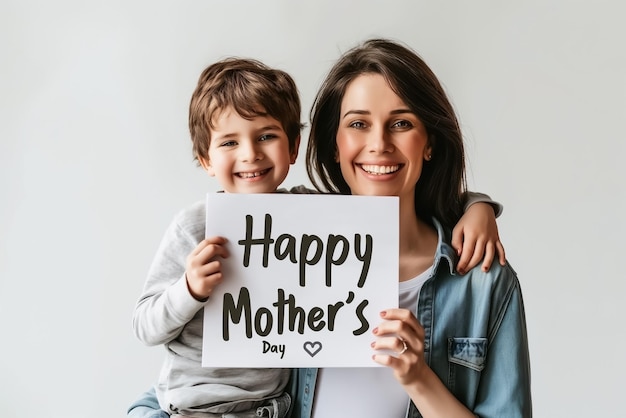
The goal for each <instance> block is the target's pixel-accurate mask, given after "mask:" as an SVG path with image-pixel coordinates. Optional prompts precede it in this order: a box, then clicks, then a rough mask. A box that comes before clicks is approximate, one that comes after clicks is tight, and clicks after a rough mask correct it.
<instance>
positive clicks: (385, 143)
mask: <svg viewBox="0 0 626 418" xmlns="http://www.w3.org/2000/svg"><path fill="white" fill-rule="evenodd" d="M367 145H368V148H369V149H368V151H369V152H373V153H385V152H391V151H393V144H392V143H391V138H390V136H389V134H388V133H387V132H386V131H385V130H384V129H382V128H379V129H372V130H371V131H370V133H369V135H368V141H367Z"/></svg>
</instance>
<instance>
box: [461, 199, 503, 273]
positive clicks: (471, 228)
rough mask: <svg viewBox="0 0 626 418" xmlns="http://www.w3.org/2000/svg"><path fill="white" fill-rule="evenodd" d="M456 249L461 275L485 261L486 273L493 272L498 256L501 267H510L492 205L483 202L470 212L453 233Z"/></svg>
mask: <svg viewBox="0 0 626 418" xmlns="http://www.w3.org/2000/svg"><path fill="white" fill-rule="evenodd" d="M452 247H453V248H454V249H455V250H456V252H457V255H459V256H460V258H459V262H458V263H457V266H456V269H457V271H458V272H459V273H461V274H465V273H466V272H467V271H468V270H470V269H471V268H473V267H474V266H476V265H477V264H478V263H479V262H480V260H481V259H482V260H483V265H482V270H483V271H489V268H490V267H491V263H492V262H493V259H494V258H495V255H496V252H497V253H498V255H499V261H500V264H502V265H504V264H505V263H506V255H505V253H504V247H503V246H502V242H500V237H499V235H498V225H497V224H496V215H495V212H494V211H493V208H492V207H491V205H490V204H488V203H482V202H479V203H474V204H473V205H472V206H470V207H469V208H467V211H466V212H465V213H464V214H463V216H462V217H461V219H460V220H459V223H457V224H456V226H455V227H454V230H453V231H452ZM483 256H484V258H483Z"/></svg>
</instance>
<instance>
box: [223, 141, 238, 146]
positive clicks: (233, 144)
mask: <svg viewBox="0 0 626 418" xmlns="http://www.w3.org/2000/svg"><path fill="white" fill-rule="evenodd" d="M235 145H237V142H235V141H225V142H222V143H221V144H220V147H234V146H235Z"/></svg>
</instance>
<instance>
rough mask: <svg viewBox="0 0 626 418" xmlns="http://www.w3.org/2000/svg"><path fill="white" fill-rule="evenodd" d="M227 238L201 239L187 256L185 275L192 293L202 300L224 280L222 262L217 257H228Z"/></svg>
mask: <svg viewBox="0 0 626 418" xmlns="http://www.w3.org/2000/svg"><path fill="white" fill-rule="evenodd" d="M224 244H226V239H225V238H222V237H211V238H207V239H205V240H202V241H200V243H199V244H198V245H197V246H196V248H194V250H193V251H192V252H191V254H189V255H188V256H187V263H186V266H185V276H186V277H187V287H188V288H189V292H190V293H191V295H192V296H193V297H194V298H195V299H197V300H200V301H203V300H206V298H208V297H209V295H211V293H212V292H213V289H214V288H215V286H217V285H218V284H219V283H221V282H222V279H223V275H222V263H221V262H220V261H219V260H216V259H215V258H216V257H218V256H219V257H222V258H226V257H228V255H229V254H228V250H226V248H225V247H224Z"/></svg>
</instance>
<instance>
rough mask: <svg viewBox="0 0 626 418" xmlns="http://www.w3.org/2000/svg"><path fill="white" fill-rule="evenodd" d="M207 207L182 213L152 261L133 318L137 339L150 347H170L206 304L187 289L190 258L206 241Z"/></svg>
mask: <svg viewBox="0 0 626 418" xmlns="http://www.w3.org/2000/svg"><path fill="white" fill-rule="evenodd" d="M205 216H206V214H205V211H204V204H202V205H194V207H192V208H190V209H188V210H186V211H184V212H181V214H179V215H178V216H177V217H176V219H175V220H174V221H173V222H172V224H171V225H170V226H169V228H168V229H167V231H166V232H165V235H164V237H163V239H162V241H161V244H160V246H159V248H158V250H157V252H156V255H155V257H154V259H153V262H152V265H151V267H150V270H149V272H148V278H147V280H146V283H145V285H144V289H143V292H142V294H141V296H140V298H139V301H138V302H137V305H136V307H135V311H134V314H133V329H134V332H135V335H136V336H137V338H139V339H140V340H141V341H142V342H144V343H145V344H148V345H157V344H164V343H167V342H169V341H171V340H173V339H174V338H176V337H177V336H178V335H179V334H180V332H181V331H182V329H183V327H184V326H185V325H186V324H187V323H188V322H189V321H190V320H191V319H192V318H193V317H194V315H196V313H197V312H198V311H199V310H200V309H201V308H202V307H203V306H204V305H205V304H206V302H201V301H198V300H196V299H195V298H194V297H193V296H192V295H191V293H190V292H189V289H188V287H187V280H186V278H185V262H186V258H187V256H188V255H189V254H190V253H191V252H192V251H193V250H194V248H195V247H196V246H197V245H198V243H199V242H200V241H202V239H204V234H205V231H204V228H205V220H204V217H205Z"/></svg>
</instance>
